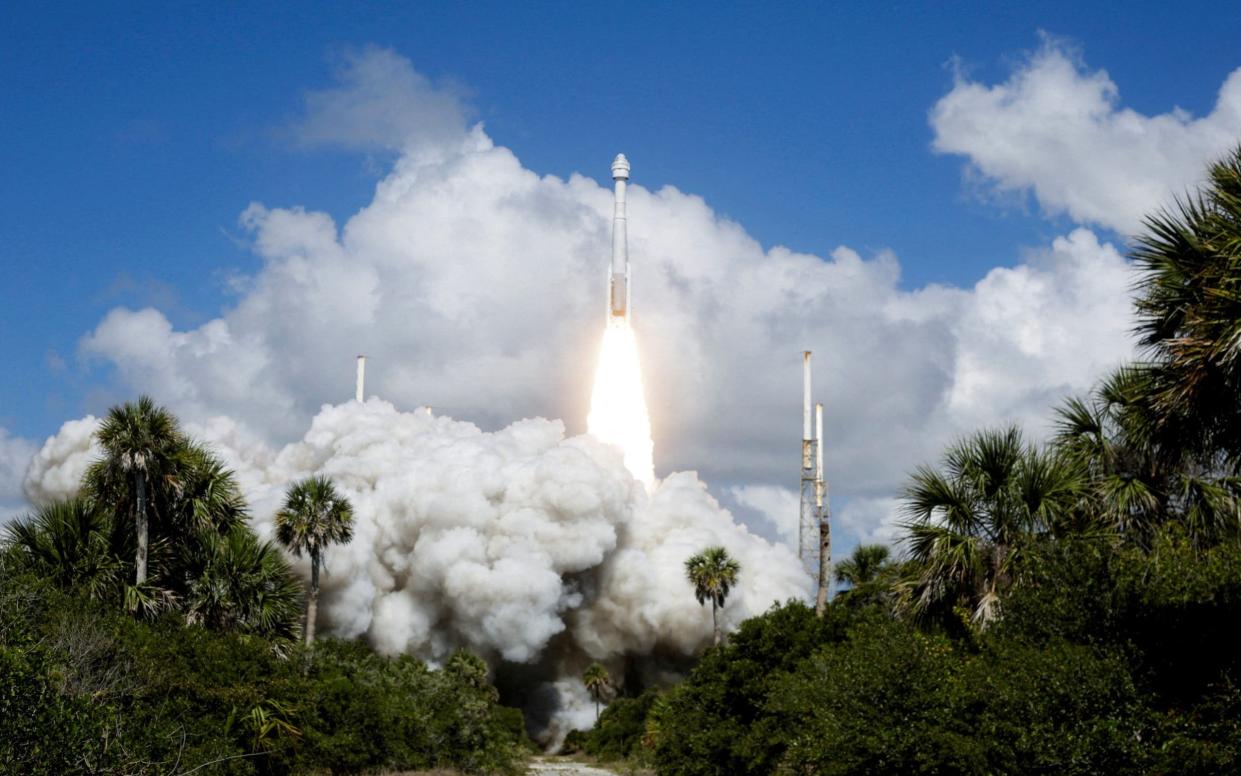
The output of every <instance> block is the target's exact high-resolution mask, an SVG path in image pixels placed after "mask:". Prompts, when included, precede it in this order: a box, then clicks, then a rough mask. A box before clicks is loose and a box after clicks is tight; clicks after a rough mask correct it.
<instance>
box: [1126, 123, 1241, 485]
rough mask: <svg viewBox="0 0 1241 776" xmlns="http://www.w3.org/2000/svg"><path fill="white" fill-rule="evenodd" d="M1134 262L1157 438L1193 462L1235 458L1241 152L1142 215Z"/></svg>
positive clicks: (1240, 385) (1240, 435)
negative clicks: (1186, 193) (1187, 192)
mask: <svg viewBox="0 0 1241 776" xmlns="http://www.w3.org/2000/svg"><path fill="white" fill-rule="evenodd" d="M1133 259H1134V262H1135V263H1136V264H1137V266H1138V267H1139V268H1141V269H1142V270H1143V272H1144V277H1143V279H1142V282H1141V284H1140V286H1139V289H1138V292H1139V293H1138V297H1137V309H1138V316H1139V328H1138V333H1139V335H1140V338H1141V343H1142V344H1143V345H1144V346H1145V347H1146V348H1147V354H1148V357H1149V363H1148V365H1147V366H1146V367H1145V368H1146V371H1147V375H1148V379H1149V386H1148V390H1147V391H1146V392H1145V396H1144V403H1145V405H1146V406H1147V407H1149V409H1150V413H1149V418H1150V421H1151V425H1152V427H1153V428H1154V431H1155V435H1156V436H1157V437H1158V438H1159V439H1160V440H1161V442H1162V443H1163V444H1164V445H1165V446H1168V447H1179V448H1181V449H1183V450H1186V451H1188V452H1190V453H1192V454H1195V455H1196V456H1197V457H1199V458H1206V459H1214V458H1215V457H1216V456H1217V454H1220V453H1222V454H1223V457H1224V458H1225V459H1226V460H1227V461H1228V463H1229V465H1230V466H1232V467H1235V464H1236V462H1237V457H1238V455H1241V410H1239V408H1238V404H1237V396H1238V395H1241V355H1239V354H1238V350H1237V347H1236V343H1237V342H1238V339H1239V337H1241V294H1238V290H1239V289H1238V279H1239V278H1241V147H1237V148H1236V149H1234V150H1233V151H1232V152H1231V153H1229V154H1228V155H1227V156H1226V157H1225V158H1224V159H1222V160H1220V161H1219V162H1217V163H1216V164H1213V165H1211V167H1210V168H1209V169H1208V171H1207V184H1206V186H1205V187H1203V189H1202V190H1201V191H1200V192H1199V193H1198V194H1197V195H1196V196H1193V197H1190V198H1187V199H1186V200H1184V201H1183V202H1181V203H1180V204H1179V205H1178V206H1177V207H1176V208H1175V209H1174V210H1172V211H1169V212H1160V213H1157V214H1155V215H1154V216H1151V217H1149V218H1147V220H1146V229H1145V230H1144V232H1143V233H1142V234H1141V235H1139V236H1138V241H1137V248H1136V249H1135V250H1134V251H1133Z"/></svg>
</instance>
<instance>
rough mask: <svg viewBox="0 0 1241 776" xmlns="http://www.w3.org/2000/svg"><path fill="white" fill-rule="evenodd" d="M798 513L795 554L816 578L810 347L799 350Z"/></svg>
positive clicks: (816, 553)
mask: <svg viewBox="0 0 1241 776" xmlns="http://www.w3.org/2000/svg"><path fill="white" fill-rule="evenodd" d="M801 363H802V432H801V516H800V519H799V520H798V523H797V554H798V557H800V558H801V562H802V565H803V566H805V567H806V571H808V572H810V575H811V577H812V578H817V576H818V569H819V510H818V509H817V503H816V502H817V499H816V490H817V488H816V477H815V475H816V464H815V459H816V457H817V456H816V455H815V449H814V436H813V434H814V432H813V431H812V430H811V425H810V424H811V417H810V406H811V405H810V351H809V350H806V351H803V352H802V357H801Z"/></svg>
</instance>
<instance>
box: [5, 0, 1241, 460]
mask: <svg viewBox="0 0 1241 776" xmlns="http://www.w3.org/2000/svg"><path fill="white" fill-rule="evenodd" d="M666 5H669V4H651V5H647V4H642V3H630V4H625V6H624V11H623V12H622V11H621V9H620V7H619V6H616V5H614V4H609V5H604V4H577V3H560V4H504V3H497V4H487V3H470V4H438V5H437V4H423V5H420V6H412V5H411V6H405V7H402V8H392V7H390V6H388V5H387V4H367V3H336V4H333V3H307V4H301V5H299V7H298V8H297V9H295V10H280V9H275V8H271V7H269V8H258V9H255V8H249V7H246V8H242V7H233V8H231V9H229V10H228V11H220V10H217V9H215V8H214V6H212V5H210V4H208V5H202V6H197V7H177V8H176V9H173V8H172V7H157V6H155V5H149V6H142V5H141V4H136V5H128V4H126V5H119V6H118V5H109V4H86V3H83V4H76V5H75V4H66V5H62V6H61V7H60V8H59V9H47V8H46V7H44V8H37V7H35V6H33V5H27V6H25V7H23V8H18V9H14V10H11V11H10V12H9V14H8V15H7V18H6V21H5V23H4V25H3V26H0V70H2V72H3V78H2V79H0V165H2V166H3V169H4V171H5V172H4V175H3V182H0V262H2V264H3V267H4V268H5V273H4V275H5V290H4V299H5V303H4V305H3V307H2V308H0V327H2V328H3V330H4V331H5V332H6V333H7V335H6V336H5V338H4V349H5V356H6V360H7V362H8V364H9V369H6V370H4V372H3V373H2V374H0V401H2V402H3V409H2V410H0V424H2V425H4V426H7V427H8V428H9V429H10V431H11V432H13V433H15V434H24V435H30V436H38V435H42V434H46V433H49V432H51V431H52V430H54V428H55V427H56V426H57V425H58V424H59V423H60V422H61V421H62V420H63V419H65V418H66V417H70V416H74V415H76V414H78V413H80V412H81V411H83V410H88V409H89V410H96V411H97V410H98V409H99V408H98V407H96V406H92V399H91V396H92V394H91V388H92V385H93V383H94V381H95V380H96V378H97V375H96V374H95V373H94V372H92V371H87V372H83V371H82V370H83V368H84V367H83V366H82V365H79V364H78V363H77V362H76V360H75V355H74V354H75V344H76V341H77V339H78V338H79V337H80V336H81V335H82V334H83V333H85V332H86V331H88V330H90V329H91V328H92V327H93V326H94V325H95V323H96V322H97V321H98V319H99V318H100V317H101V315H102V314H103V313H104V312H105V311H106V310H107V309H109V308H111V307H113V306H115V305H118V304H129V305H145V304H155V305H157V306H159V307H160V308H161V309H164V310H165V311H166V312H167V313H168V315H169V317H170V318H171V319H172V320H173V321H174V323H177V324H181V325H188V324H194V323H198V322H200V321H202V320H204V319H205V318H207V317H209V316H211V315H213V314H215V313H216V312H217V311H218V309H219V308H220V307H221V305H224V304H227V303H228V301H229V296H228V293H227V291H226V288H225V285H224V283H223V279H224V277H225V276H226V275H227V273H229V272H231V271H234V270H240V271H243V272H244V271H250V270H252V269H253V268H254V266H255V260H254V259H253V257H252V256H251V254H250V253H249V251H248V250H247V249H246V248H245V246H244V245H241V244H240V243H239V242H238V241H237V226H236V221H237V216H238V214H239V213H240V212H241V210H242V209H244V208H245V207H246V205H247V204H248V203H249V202H251V201H262V202H265V203H268V204H271V205H290V204H301V205H305V206H306V207H308V208H314V209H322V210H326V211H328V212H330V213H332V214H333V215H334V216H336V217H337V218H338V220H341V219H343V218H344V217H346V216H347V215H348V214H350V213H352V212H353V211H355V210H357V209H358V208H359V207H361V206H362V205H364V204H365V203H366V202H367V201H368V200H369V198H370V195H371V191H372V188H373V186H374V184H375V182H376V180H377V179H378V177H379V175H380V173H381V172H382V171H383V169H384V167H385V165H386V163H387V160H385V159H383V158H382V157H380V158H377V159H367V158H365V157H364V156H363V155H360V154H357V153H352V152H346V151H336V150H308V149H302V148H297V147H293V146H292V145H291V144H290V143H289V142H287V136H286V134H285V133H284V132H283V131H282V130H283V129H284V128H285V127H286V126H287V125H288V123H289V122H290V121H291V120H292V118H293V117H294V116H295V115H296V113H297V111H298V108H299V100H300V96H301V94H302V93H303V91H304V90H306V89H308V88H314V87H317V86H319V85H322V84H323V83H324V82H325V81H326V80H327V74H328V72H329V70H330V67H331V62H332V59H333V57H335V56H337V54H338V52H339V51H340V50H341V48H342V47H347V46H352V45H359V44H366V43H374V44H378V45H382V46H387V47H391V48H393V49H395V50H396V51H398V52H400V53H401V54H403V55H405V56H407V57H409V58H410V60H411V61H412V62H413V63H414V66H415V67H417V68H418V69H419V70H420V71H422V72H423V73H425V74H427V75H428V76H430V77H431V78H432V79H433V80H435V81H437V82H439V83H447V82H455V83H457V84H459V85H460V88H461V89H462V90H463V91H464V92H465V93H466V94H467V95H468V97H467V100H468V103H469V105H470V106H471V107H472V109H473V111H474V117H475V118H477V119H479V120H482V121H484V122H485V124H486V127H487V131H488V133H489V134H490V135H491V136H492V137H493V138H494V139H495V141H496V142H497V143H499V144H502V145H506V146H508V147H510V148H512V149H513V150H514V152H515V153H517V154H518V156H519V157H520V158H521V159H522V161H523V163H524V164H525V165H526V166H527V167H529V168H531V169H533V170H535V171H537V172H540V173H551V174H557V175H561V176H563V175H567V174H569V173H570V172H573V171H582V172H585V173H586V174H591V175H596V176H600V175H606V164H605V162H606V160H607V159H608V158H610V155H611V154H612V153H613V152H614V151H615V150H616V149H624V150H625V151H626V152H627V153H628V154H629V155H630V157H631V158H634V159H636V160H638V164H639V165H640V167H639V168H638V169H639V171H640V176H641V177H640V180H641V182H642V183H643V184H644V185H647V186H652V187H654V186H658V185H660V184H663V183H671V184H673V185H675V186H677V187H678V188H680V189H682V190H684V191H688V192H693V193H697V194H700V195H702V196H704V197H705V198H706V199H707V200H708V201H709V203H710V204H711V205H712V206H713V207H714V208H716V209H717V210H718V211H719V212H721V213H723V214H726V215H728V216H730V217H732V218H734V219H737V220H739V221H740V222H741V223H743V224H744V225H745V227H746V228H747V230H748V231H749V232H750V234H751V235H753V236H754V237H756V238H757V239H759V240H760V241H761V242H762V243H763V244H765V245H772V244H785V245H788V246H790V247H793V248H795V249H800V250H806V251H813V252H816V253H819V254H823V253H825V252H827V251H829V250H830V249H831V248H833V247H835V246H836V245H839V244H842V243H843V244H849V245H851V246H855V247H857V248H859V249H871V248H881V247H890V248H892V249H894V250H895V251H896V252H897V253H898V254H899V255H900V256H901V257H902V259H903V262H902V268H903V273H904V274H903V282H904V283H906V284H909V285H920V284H923V283H925V282H927V281H941V280H942V281H950V282H955V283H968V282H972V281H973V280H976V279H977V278H978V277H980V276H981V275H982V274H983V273H984V272H985V271H986V270H987V269H988V268H990V267H992V266H994V265H996V264H1002V263H1007V262H1011V261H1012V260H1013V257H1014V255H1015V253H1014V251H1015V248H1017V247H1019V246H1028V245H1036V244H1039V243H1041V242H1044V241H1046V240H1047V239H1049V238H1050V237H1051V236H1053V235H1054V234H1057V233H1058V230H1063V224H1061V223H1057V222H1056V219H1051V220H1049V219H1046V218H1043V217H1041V216H1040V215H1039V212H1038V208H1037V206H1036V205H1033V204H1031V203H1027V207H1025V208H1021V207H1013V206H1011V205H1007V206H1004V207H995V206H994V205H993V204H991V203H988V202H986V201H983V200H981V199H979V198H978V197H975V196H972V195H971V193H970V190H969V188H968V187H967V186H963V184H962V177H961V173H962V164H961V161H960V159H959V158H958V157H954V156H943V155H935V154H933V153H932V152H931V151H930V140H931V132H930V130H929V128H928V124H927V111H928V109H929V108H930V106H931V105H932V104H934V102H935V101H936V100H937V99H938V98H939V97H941V96H942V95H943V94H944V93H945V92H946V91H947V90H948V89H949V88H951V85H952V78H953V75H952V70H951V68H950V66H949V65H948V63H949V62H950V61H951V60H953V59H954V58H955V59H956V60H958V61H959V62H960V65H961V66H962V67H964V68H966V70H967V72H969V73H970V75H971V77H975V78H978V79H979V80H983V81H994V80H999V79H1001V78H1003V77H1004V75H1005V74H1006V72H1007V71H1008V70H1009V69H1011V67H1012V64H1013V62H1014V60H1015V59H1017V58H1019V57H1020V56H1021V54H1022V52H1024V51H1029V50H1031V49H1034V48H1036V47H1037V46H1038V44H1039V37H1038V34H1039V31H1047V32H1049V33H1051V34H1054V35H1057V36H1063V37H1065V38H1067V39H1068V40H1070V41H1073V42H1074V43H1075V44H1076V45H1077V46H1079V47H1080V50H1081V52H1082V56H1083V58H1084V60H1085V61H1086V62H1087V63H1088V64H1089V65H1090V66H1092V67H1099V68H1105V69H1106V70H1107V72H1108V73H1109V74H1110V76H1111V77H1112V79H1113V80H1114V81H1115V82H1116V83H1117V84H1118V85H1119V86H1120V89H1121V96H1122V98H1123V101H1124V103H1125V104H1126V105H1128V106H1130V107H1133V108H1134V109H1135V110H1138V111H1141V112H1147V113H1158V112H1163V111H1166V110H1168V109H1170V108H1171V107H1172V106H1180V107H1182V108H1184V109H1186V110H1188V111H1190V112H1192V113H1194V114H1201V113H1203V112H1205V111H1207V110H1209V108H1210V107H1211V104H1212V102H1213V100H1214V97H1215V92H1216V90H1217V88H1218V86H1219V84H1220V83H1221V81H1222V80H1223V78H1224V77H1225V76H1226V75H1227V74H1228V72H1230V70H1231V69H1232V68H1234V67H1235V66H1236V65H1237V64H1238V56H1237V53H1236V41H1237V40H1238V39H1241V14H1237V13H1236V9H1235V6H1233V5H1231V4H1226V3H1221V4H1215V5H1212V4H1197V3H1178V4H1166V3H1136V4H1127V5H1126V7H1125V9H1124V10H1123V11H1120V12H1117V11H1113V10H1107V9H1104V8H1103V7H1102V4H1093V3H1084V4H1083V3H1021V4H1012V6H1013V7H1009V8H1000V7H998V5H999V4H994V3H954V4H951V8H950V9H949V10H947V11H945V10H943V9H942V8H937V9H936V10H932V5H934V6H940V4H927V5H924V4H911V3H883V4H869V3H868V4H840V6H839V7H836V8H830V9H829V8H825V7H823V4H814V3H810V4H798V3H779V4H738V5H735V6H731V7H726V8H725V7H720V6H718V5H716V4H671V5H673V6H675V7H671V8H669V7H665V6H666ZM1191 41H1192V44H1190V43H1189V42H1191ZM601 160H602V161H601Z"/></svg>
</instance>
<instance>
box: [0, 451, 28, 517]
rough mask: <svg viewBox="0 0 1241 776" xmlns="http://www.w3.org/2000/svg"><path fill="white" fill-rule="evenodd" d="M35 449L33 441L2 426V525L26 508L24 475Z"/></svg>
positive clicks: (0, 512)
mask: <svg viewBox="0 0 1241 776" xmlns="http://www.w3.org/2000/svg"><path fill="white" fill-rule="evenodd" d="M34 451H35V446H34V443H33V442H31V441H30V440H28V439H23V438H21V437H15V436H13V435H11V434H10V433H9V431H8V429H5V428H0V525H3V524H4V523H5V522H7V521H8V520H9V519H11V518H12V517H14V516H16V515H18V514H20V513H21V512H22V511H23V510H24V509H25V508H26V504H25V502H24V501H23V499H22V477H23V475H24V474H25V471H26V464H27V463H28V462H29V461H30V457H31V456H32V455H34Z"/></svg>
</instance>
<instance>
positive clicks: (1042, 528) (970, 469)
mask: <svg viewBox="0 0 1241 776" xmlns="http://www.w3.org/2000/svg"><path fill="white" fill-rule="evenodd" d="M943 463H944V467H945V469H946V472H944V473H941V472H940V471H936V470H935V469H932V468H930V467H927V466H922V467H920V468H919V469H918V470H917V471H916V472H915V473H914V475H913V481H912V482H911V484H910V485H909V487H908V488H907V489H906V491H905V510H906V512H907V513H908V515H909V516H910V520H909V521H908V522H907V523H906V524H905V528H906V529H907V531H908V539H907V541H908V544H909V549H910V557H911V560H912V561H914V567H915V568H916V569H917V570H918V571H917V575H916V578H915V580H914V583H913V592H912V600H911V601H910V602H909V605H910V606H911V607H912V609H913V610H914V612H915V614H918V615H925V614H928V613H929V612H931V611H932V610H935V609H944V608H946V609H947V610H949V611H951V610H953V609H954V608H955V607H956V606H957V605H964V606H968V607H969V609H970V610H971V615H970V618H971V620H972V621H973V622H974V623H975V624H977V625H978V626H980V627H985V626H986V625H987V624H988V623H989V622H991V621H992V620H993V619H995V617H996V616H998V614H999V597H1000V594H1001V593H1002V592H1003V590H1004V589H1005V588H1006V587H1007V586H1008V585H1009V584H1010V583H1011V582H1012V580H1013V575H1014V570H1015V564H1016V562H1017V560H1018V558H1019V557H1020V556H1021V554H1022V551H1023V549H1024V548H1025V547H1026V546H1027V545H1028V544H1029V543H1030V542H1031V541H1032V540H1033V539H1034V538H1036V537H1037V536H1039V535H1040V534H1043V533H1045V532H1047V531H1048V530H1049V528H1050V527H1051V526H1054V525H1057V524H1059V523H1061V522H1063V520H1064V516H1065V515H1067V514H1069V513H1071V512H1072V510H1073V509H1074V508H1075V507H1076V505H1077V503H1078V501H1079V499H1080V494H1081V490H1082V487H1083V485H1082V477H1081V473H1080V469H1079V468H1078V467H1076V466H1074V465H1073V464H1072V462H1071V461H1068V460H1065V459H1062V458H1061V457H1059V456H1056V455H1053V454H1050V453H1044V452H1040V451H1038V450H1036V449H1034V448H1032V447H1030V446H1028V445H1026V443H1025V442H1024V441H1023V440H1022V436H1021V432H1020V431H1019V430H1018V429H1017V428H1015V427H1010V428H1007V429H1002V430H995V431H983V432H980V433H977V434H975V435H974V436H972V437H970V438H968V439H965V440H964V441H962V442H959V443H957V444H955V445H953V446H952V447H950V448H949V449H948V451H947V452H946V453H945V455H944V459H943Z"/></svg>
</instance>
